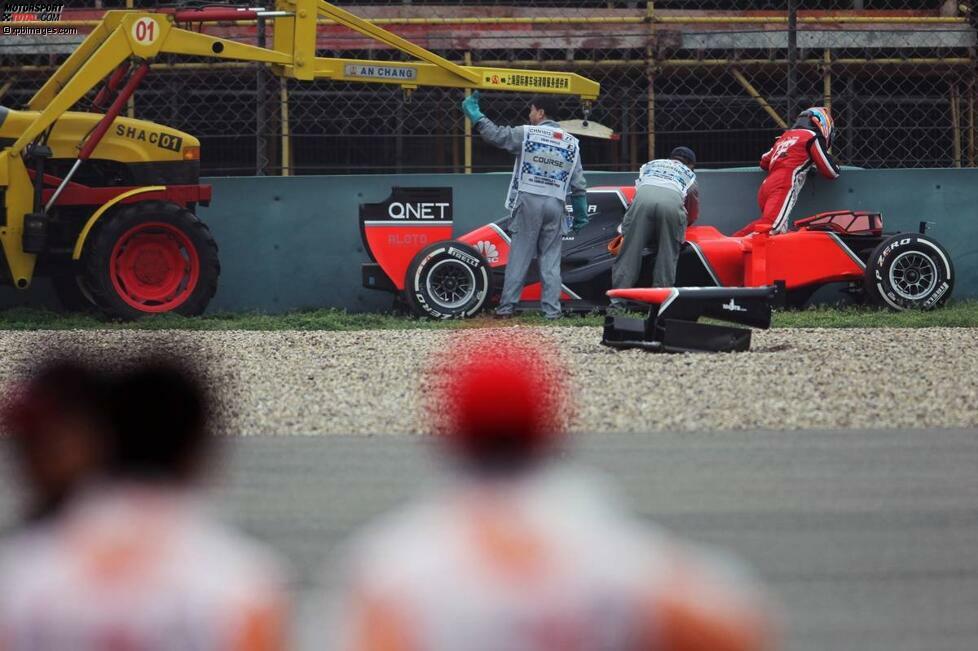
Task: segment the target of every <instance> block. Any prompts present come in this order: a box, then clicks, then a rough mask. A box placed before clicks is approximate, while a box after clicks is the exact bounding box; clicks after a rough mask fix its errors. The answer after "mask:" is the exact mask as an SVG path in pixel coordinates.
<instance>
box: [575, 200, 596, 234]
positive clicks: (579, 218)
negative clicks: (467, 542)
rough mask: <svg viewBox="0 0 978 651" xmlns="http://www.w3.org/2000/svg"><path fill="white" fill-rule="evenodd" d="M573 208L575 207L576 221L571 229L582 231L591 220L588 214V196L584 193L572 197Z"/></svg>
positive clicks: (577, 231)
mask: <svg viewBox="0 0 978 651" xmlns="http://www.w3.org/2000/svg"><path fill="white" fill-rule="evenodd" d="M571 208H573V209H574V223H573V225H572V226H571V230H572V231H574V232H575V233H580V232H581V229H582V228H584V227H585V226H587V225H588V222H590V221H591V218H590V217H588V214H587V197H586V196H584V195H580V196H577V197H571Z"/></svg>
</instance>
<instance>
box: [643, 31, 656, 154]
mask: <svg viewBox="0 0 978 651" xmlns="http://www.w3.org/2000/svg"><path fill="white" fill-rule="evenodd" d="M645 57H646V69H645V78H646V81H647V82H648V97H647V98H646V102H647V107H646V109H647V111H646V112H647V115H648V123H647V128H648V132H649V134H648V137H649V152H648V158H647V159H646V160H654V159H655V59H654V58H653V57H654V55H653V52H652V48H651V47H649V48H646V49H645Z"/></svg>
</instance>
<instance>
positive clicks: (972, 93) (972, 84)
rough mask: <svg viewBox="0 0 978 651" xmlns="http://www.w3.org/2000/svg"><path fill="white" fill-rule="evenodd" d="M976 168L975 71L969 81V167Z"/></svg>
mask: <svg viewBox="0 0 978 651" xmlns="http://www.w3.org/2000/svg"><path fill="white" fill-rule="evenodd" d="M974 166H975V70H974V69H973V68H972V70H971V79H970V80H968V167H974Z"/></svg>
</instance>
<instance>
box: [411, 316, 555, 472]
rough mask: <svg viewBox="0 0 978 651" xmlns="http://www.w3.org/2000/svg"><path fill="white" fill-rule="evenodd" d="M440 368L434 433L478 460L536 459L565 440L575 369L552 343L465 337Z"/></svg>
mask: <svg viewBox="0 0 978 651" xmlns="http://www.w3.org/2000/svg"><path fill="white" fill-rule="evenodd" d="M432 370H433V372H432V374H431V378H430V379H431V384H432V385H433V386H432V387H431V389H433V390H432V391H430V392H429V394H428V395H429V396H430V401H429V404H428V407H429V414H430V416H431V421H432V424H433V425H434V431H435V432H436V433H437V434H440V435H442V436H444V437H445V439H446V440H447V441H448V442H449V443H450V444H451V446H452V448H453V449H454V450H456V451H457V452H460V453H461V454H462V455H463V456H466V457H468V458H469V460H470V461H474V462H476V463H478V462H480V461H487V462H491V461H493V460H494V459H495V458H496V457H499V456H500V455H502V456H505V457H507V458H508V459H509V460H512V461H520V460H523V461H526V460H530V459H533V458H536V457H537V456H539V454H540V453H541V452H544V451H546V450H547V449H549V448H551V447H552V446H553V444H554V443H555V442H556V441H558V440H559V439H560V438H562V437H563V434H564V432H565V427H566V423H567V421H568V420H569V419H568V415H569V414H568V409H567V407H568V405H567V404H566V400H565V396H566V390H567V372H566V370H565V369H564V367H563V365H562V364H560V363H559V360H558V359H557V355H556V353H555V352H554V351H553V350H552V349H551V347H550V346H549V345H547V344H546V342H544V341H542V340H540V339H536V338H533V337H530V336H520V335H516V336H514V330H513V329H512V328H505V329H498V330H491V331H488V332H487V331H481V332H480V333H476V334H472V333H468V334H463V335H460V336H459V337H458V338H456V339H455V341H454V342H453V345H452V346H451V347H450V348H449V350H447V351H446V352H444V353H443V354H442V355H441V356H440V359H439V360H438V362H437V363H436V364H435V365H434V367H433V369H432Z"/></svg>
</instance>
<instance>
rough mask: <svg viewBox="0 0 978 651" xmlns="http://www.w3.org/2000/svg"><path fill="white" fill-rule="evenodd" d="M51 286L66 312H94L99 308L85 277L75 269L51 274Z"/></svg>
mask: <svg viewBox="0 0 978 651" xmlns="http://www.w3.org/2000/svg"><path fill="white" fill-rule="evenodd" d="M51 287H52V288H54V294H55V296H57V297H58V301H59V302H60V303H61V307H63V308H64V309H65V311H66V312H94V311H95V310H96V309H97V306H96V305H95V299H94V298H93V297H92V292H91V290H90V289H89V288H88V287H87V286H86V285H85V279H84V278H83V277H82V276H80V275H78V274H77V273H75V272H73V271H70V270H65V271H59V272H57V273H56V274H54V275H53V276H51Z"/></svg>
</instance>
